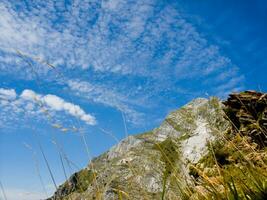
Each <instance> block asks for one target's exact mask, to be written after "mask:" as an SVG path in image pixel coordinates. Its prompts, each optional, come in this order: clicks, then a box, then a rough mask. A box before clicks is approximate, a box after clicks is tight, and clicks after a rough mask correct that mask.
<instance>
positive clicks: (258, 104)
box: [223, 91, 267, 147]
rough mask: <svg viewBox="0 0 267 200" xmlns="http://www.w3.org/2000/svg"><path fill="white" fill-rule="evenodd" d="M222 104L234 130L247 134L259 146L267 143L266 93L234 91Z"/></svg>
mask: <svg viewBox="0 0 267 200" xmlns="http://www.w3.org/2000/svg"><path fill="white" fill-rule="evenodd" d="M223 104H224V105H225V106H226V108H225V113H226V116H227V118H228V119H229V120H230V121H231V123H232V127H233V131H234V132H237V133H241V134H242V135H248V136H249V137H251V138H252V139H253V141H255V142H256V143H258V144H259V145H260V146H261V147H264V146H266V145H267V94H264V93H260V92H256V91H245V92H241V93H234V94H231V95H230V96H229V98H228V99H227V101H225V102H223Z"/></svg>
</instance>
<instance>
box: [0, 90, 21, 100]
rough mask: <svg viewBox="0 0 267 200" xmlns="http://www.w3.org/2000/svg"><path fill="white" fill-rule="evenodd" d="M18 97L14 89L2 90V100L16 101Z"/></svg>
mask: <svg viewBox="0 0 267 200" xmlns="http://www.w3.org/2000/svg"><path fill="white" fill-rule="evenodd" d="M16 97H17V93H16V91H15V90H14V89H4V88H0V99H4V100H14V99H16Z"/></svg>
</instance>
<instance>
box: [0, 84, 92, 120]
mask: <svg viewBox="0 0 267 200" xmlns="http://www.w3.org/2000/svg"><path fill="white" fill-rule="evenodd" d="M0 97H1V98H2V99H0V111H1V116H0V121H4V122H7V123H8V121H11V122H12V121H13V120H15V119H18V120H22V118H19V115H20V114H23V113H28V114H30V115H33V116H38V115H40V114H41V113H43V112H42V110H43V111H44V110H46V109H48V110H49V111H51V113H53V112H59V111H64V112H65V113H66V114H69V115H71V116H73V117H75V118H78V119H80V120H82V121H84V122H85V123H86V124H88V125H95V124H96V123H97V122H96V119H95V117H94V116H92V115H91V114H88V113H86V112H85V111H84V110H83V109H82V108H81V107H80V106H78V105H75V104H73V103H70V102H67V101H65V100H64V99H62V98H60V97H58V96H56V95H52V94H47V95H41V94H38V93H36V92H34V91H32V90H29V89H26V90H23V92H22V93H21V94H20V95H19V96H18V97H17V95H16V92H15V90H14V89H3V88H0ZM55 115H56V114H55ZM58 115H60V114H58ZM54 117H57V116H54ZM2 124H4V123H2Z"/></svg>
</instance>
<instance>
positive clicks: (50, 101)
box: [20, 90, 96, 125]
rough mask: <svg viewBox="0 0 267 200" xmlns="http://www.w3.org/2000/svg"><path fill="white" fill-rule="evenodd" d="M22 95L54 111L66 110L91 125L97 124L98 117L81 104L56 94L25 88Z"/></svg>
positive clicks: (23, 97)
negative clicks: (86, 110) (67, 100)
mask: <svg viewBox="0 0 267 200" xmlns="http://www.w3.org/2000/svg"><path fill="white" fill-rule="evenodd" d="M20 97H21V98H22V99H25V100H30V101H32V102H35V103H42V104H43V105H45V106H48V107H49V109H51V110H53V111H65V112H66V113H68V114H70V115H72V116H73V117H76V118H79V119H81V120H82V121H84V122H86V123H87V124H89V125H95V124H96V119H95V118H94V117H93V116H92V115H90V114H87V113H86V112H85V111H84V110H83V109H81V107H80V106H78V105H75V104H72V103H69V102H66V101H65V100H64V99H62V98H60V97H58V96H56V95H51V94H48V95H44V96H42V95H40V94H37V93H35V92H34V91H32V90H24V91H23V92H22V94H21V96H20Z"/></svg>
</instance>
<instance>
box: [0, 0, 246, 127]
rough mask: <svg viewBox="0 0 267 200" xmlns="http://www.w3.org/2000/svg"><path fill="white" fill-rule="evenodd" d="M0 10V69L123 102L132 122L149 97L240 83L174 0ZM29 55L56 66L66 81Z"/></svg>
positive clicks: (155, 99)
mask: <svg viewBox="0 0 267 200" xmlns="http://www.w3.org/2000/svg"><path fill="white" fill-rule="evenodd" d="M17 8H19V10H18V9H17ZM0 11H1V13H2V16H1V18H0V30H1V31H0V32H1V34H0V70H1V71H0V75H1V74H2V75H8V76H13V74H17V76H18V77H19V78H21V79H27V80H36V78H37V77H36V76H34V74H35V73H33V71H34V72H36V74H37V75H38V77H39V80H38V81H40V80H41V81H43V82H45V81H46V82H52V81H53V83H55V84H58V86H59V87H61V86H62V85H65V86H67V87H66V88H68V89H69V90H70V91H74V92H75V94H76V95H78V96H79V97H81V98H83V99H86V100H90V101H91V102H97V103H101V104H104V105H108V106H111V107H114V108H116V109H121V110H123V112H125V113H126V115H128V116H129V118H128V119H131V121H133V122H134V121H136V120H137V119H140V118H141V116H142V115H143V112H142V111H140V110H142V109H146V108H147V105H150V106H153V105H154V106H156V105H158V104H161V103H162V102H163V103H165V104H167V103H168V104H170V102H169V99H173V101H176V99H179V98H180V97H181V95H184V94H185V93H188V94H195V95H196V96H197V95H201V94H204V93H206V92H208V93H209V94H211V95H221V94H225V93H227V92H229V91H232V90H234V89H242V85H243V82H244V76H243V75H242V74H240V71H239V68H238V66H236V65H235V64H234V63H233V62H232V60H231V58H229V57H227V55H224V54H223V53H222V52H221V50H220V47H219V46H218V45H217V44H214V43H213V42H210V41H209V40H208V38H205V37H204V36H203V34H201V32H200V31H199V30H198V29H197V28H196V26H194V23H193V22H189V20H187V18H186V17H185V16H184V15H183V14H182V12H181V11H180V10H178V9H176V8H175V7H174V6H172V5H171V4H163V3H159V2H158V1H156V0H140V1H121V0H107V1H93V0H90V1H81V0H77V1H73V2H72V3H64V2H63V1H49V2H42V3H41V2H38V1H34V2H32V3H31V4H29V5H26V4H24V3H23V2H16V3H14V2H10V1H5V0H4V1H2V2H1V3H0ZM16 50H19V51H21V52H23V53H24V54H25V55H26V56H27V58H28V60H30V61H31V62H32V64H33V67H29V66H28V64H27V63H26V62H25V60H23V59H21V58H20V57H18V55H17V54H16V52H15V51H16ZM31 57H32V58H38V59H39V60H42V61H47V62H49V63H51V64H53V65H54V66H56V69H57V70H58V71H60V73H61V74H62V76H63V79H64V81H62V80H61V79H58V78H57V75H55V71H54V70H53V69H52V68H49V67H48V66H45V65H42V64H40V63H38V62H36V59H30V58H31ZM89 71H90V73H89ZM40 77H41V78H40ZM60 81H61V82H60ZM62 82H63V83H62ZM229 82H230V83H231V84H229ZM136 83H138V84H136ZM189 83H191V84H190V85H189ZM225 85H227V87H226V86H225ZM196 86H197V87H196ZM207 86H208V87H207ZM110 88H112V89H110ZM218 88H220V89H221V90H220V91H218ZM170 94H172V96H171V98H170ZM133 99H134V100H133ZM138 102H140V103H138ZM137 108H139V109H137ZM140 108H141V109H140ZM64 111H65V112H69V113H70V112H72V111H70V110H66V109H65V110H64Z"/></svg>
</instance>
